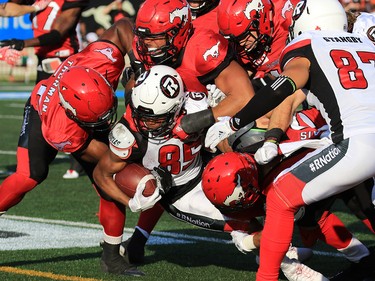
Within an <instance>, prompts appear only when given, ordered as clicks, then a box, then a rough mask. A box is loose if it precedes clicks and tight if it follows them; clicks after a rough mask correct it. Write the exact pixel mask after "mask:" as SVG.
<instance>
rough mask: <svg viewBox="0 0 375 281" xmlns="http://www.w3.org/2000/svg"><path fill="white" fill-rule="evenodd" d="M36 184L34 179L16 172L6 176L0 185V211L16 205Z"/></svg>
mask: <svg viewBox="0 0 375 281" xmlns="http://www.w3.org/2000/svg"><path fill="white" fill-rule="evenodd" d="M37 185H38V183H37V182H36V181H35V180H33V179H30V178H29V177H26V176H24V175H22V174H20V173H17V172H16V173H14V174H12V175H10V176H9V177H7V178H6V179H5V180H4V181H3V182H2V184H1V185H0V211H7V210H8V209H9V208H11V207H13V206H15V205H17V204H18V203H19V202H20V201H21V200H22V198H23V197H24V196H25V194H26V193H27V192H29V191H30V190H32V189H33V188H34V187H35V186H37Z"/></svg>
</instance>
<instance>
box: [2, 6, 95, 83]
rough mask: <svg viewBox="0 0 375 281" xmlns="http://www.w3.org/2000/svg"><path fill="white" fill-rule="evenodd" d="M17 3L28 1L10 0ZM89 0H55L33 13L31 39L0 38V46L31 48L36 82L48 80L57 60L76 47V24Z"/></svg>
mask: <svg viewBox="0 0 375 281" xmlns="http://www.w3.org/2000/svg"><path fill="white" fill-rule="evenodd" d="M13 2H17V3H18V4H21V3H26V4H27V3H29V2H30V1H27V0H21V1H13ZM87 4H88V0H55V1H53V5H52V4H51V5H48V6H47V7H46V8H45V9H44V10H41V11H39V12H37V13H33V14H32V16H31V17H32V30H33V33H34V38H30V39H16V38H12V39H10V40H1V41H0V46H10V47H11V48H12V49H16V50H19V51H21V50H23V49H24V48H26V47H34V50H35V55H36V56H37V57H38V66H37V78H36V83H38V82H39V81H41V80H42V79H47V78H48V77H49V76H50V75H51V74H52V73H54V72H55V70H56V69H57V67H58V66H59V65H60V63H61V62H62V61H63V60H65V59H66V58H67V57H69V56H71V55H73V54H75V53H77V52H78V50H79V42H78V37H77V33H76V26H77V23H78V20H79V18H80V16H81V12H82V10H83V9H84V8H85V7H86V6H87Z"/></svg>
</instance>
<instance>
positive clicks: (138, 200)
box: [128, 176, 161, 213]
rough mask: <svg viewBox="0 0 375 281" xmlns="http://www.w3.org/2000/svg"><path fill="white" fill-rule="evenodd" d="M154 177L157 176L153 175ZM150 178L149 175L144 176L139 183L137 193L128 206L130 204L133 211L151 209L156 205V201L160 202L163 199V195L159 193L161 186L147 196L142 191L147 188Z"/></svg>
mask: <svg viewBox="0 0 375 281" xmlns="http://www.w3.org/2000/svg"><path fill="white" fill-rule="evenodd" d="M152 178H155V177H154V176H152ZM149 179H150V178H148V177H144V178H143V179H142V180H141V181H140V182H139V183H138V186H137V190H136V191H135V194H134V196H133V198H131V199H130V200H129V204H128V206H129V209H130V210H131V211H132V212H133V213H135V212H140V211H144V210H147V209H150V208H152V207H153V206H154V205H155V203H156V202H158V201H159V200H160V199H161V195H160V193H159V188H155V191H154V193H153V194H152V195H150V196H147V197H145V196H143V194H142V193H143V191H144V190H145V188H146V182H147V181H148V180H149Z"/></svg>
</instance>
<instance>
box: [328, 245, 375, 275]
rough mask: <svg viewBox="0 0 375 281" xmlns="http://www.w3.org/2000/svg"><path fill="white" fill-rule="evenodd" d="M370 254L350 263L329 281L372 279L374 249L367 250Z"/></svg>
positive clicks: (374, 260)
mask: <svg viewBox="0 0 375 281" xmlns="http://www.w3.org/2000/svg"><path fill="white" fill-rule="evenodd" d="M369 251H370V254H369V255H368V256H366V257H363V258H362V259H361V260H360V261H359V262H357V263H356V262H350V266H349V267H348V268H346V269H344V270H342V271H341V272H339V273H338V274H336V275H335V276H333V277H331V278H329V280H331V281H353V280H356V281H357V280H358V281H361V280H365V279H366V278H367V279H370V280H371V279H373V277H374V275H375V248H374V247H370V248H369Z"/></svg>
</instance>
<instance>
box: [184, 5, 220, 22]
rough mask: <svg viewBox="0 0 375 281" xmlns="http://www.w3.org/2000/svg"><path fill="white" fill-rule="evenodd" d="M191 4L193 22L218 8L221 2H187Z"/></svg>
mask: <svg viewBox="0 0 375 281" xmlns="http://www.w3.org/2000/svg"><path fill="white" fill-rule="evenodd" d="M187 1H188V2H189V4H190V9H191V15H192V18H193V20H194V19H196V18H197V17H199V16H202V15H204V14H206V13H208V12H210V11H212V10H213V9H215V8H216V7H217V5H218V4H219V1H220V0H187Z"/></svg>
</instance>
